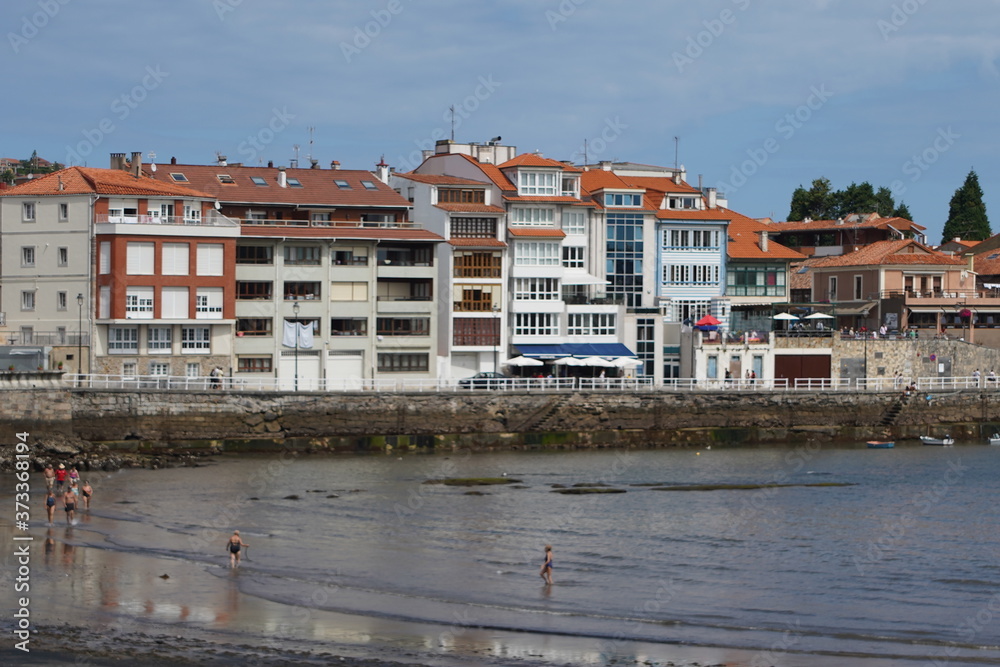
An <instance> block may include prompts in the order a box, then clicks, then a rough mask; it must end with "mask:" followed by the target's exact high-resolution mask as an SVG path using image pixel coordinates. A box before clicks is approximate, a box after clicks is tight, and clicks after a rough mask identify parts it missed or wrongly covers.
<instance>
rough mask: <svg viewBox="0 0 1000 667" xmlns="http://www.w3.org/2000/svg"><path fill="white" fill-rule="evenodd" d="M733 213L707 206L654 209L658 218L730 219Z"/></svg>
mask: <svg viewBox="0 0 1000 667" xmlns="http://www.w3.org/2000/svg"><path fill="white" fill-rule="evenodd" d="M733 214H734V212H733V211H730V210H728V209H724V208H708V209H702V210H689V209H672V208H658V209H656V217H657V219H659V220H706V221H712V220H732V217H733ZM736 215H739V214H736ZM741 217H742V216H741ZM749 219H750V218H747V220H749ZM761 227H763V225H761Z"/></svg>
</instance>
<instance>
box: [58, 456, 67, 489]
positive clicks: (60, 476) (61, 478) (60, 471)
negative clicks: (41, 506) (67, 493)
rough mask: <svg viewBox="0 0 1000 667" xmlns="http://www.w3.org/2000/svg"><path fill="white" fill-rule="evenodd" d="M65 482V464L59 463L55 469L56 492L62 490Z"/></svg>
mask: <svg viewBox="0 0 1000 667" xmlns="http://www.w3.org/2000/svg"><path fill="white" fill-rule="evenodd" d="M65 484H66V464H65V463H60V464H59V467H58V468H57V469H56V493H62V492H63V486H64V485H65Z"/></svg>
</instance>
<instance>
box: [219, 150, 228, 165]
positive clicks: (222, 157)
mask: <svg viewBox="0 0 1000 667" xmlns="http://www.w3.org/2000/svg"><path fill="white" fill-rule="evenodd" d="M217 157H218V166H220V167H225V166H227V165H228V163H227V162H226V156H225V155H223V154H222V153H219V154H218V155H217Z"/></svg>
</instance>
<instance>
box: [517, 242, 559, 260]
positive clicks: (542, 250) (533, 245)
mask: <svg viewBox="0 0 1000 667" xmlns="http://www.w3.org/2000/svg"><path fill="white" fill-rule="evenodd" d="M560 262H561V258H560V256H559V244H558V243H546V242H542V241H518V242H516V243H515V244H514V264H516V265H517V266H558V265H559V264H560Z"/></svg>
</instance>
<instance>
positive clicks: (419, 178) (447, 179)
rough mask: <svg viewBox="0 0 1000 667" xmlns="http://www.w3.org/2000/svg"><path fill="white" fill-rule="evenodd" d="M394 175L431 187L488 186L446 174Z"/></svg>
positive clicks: (409, 173)
mask: <svg viewBox="0 0 1000 667" xmlns="http://www.w3.org/2000/svg"><path fill="white" fill-rule="evenodd" d="M395 175H396V176H399V177H400V178H407V179H409V180H411V181H416V182H418V183H429V184H431V185H478V186H480V187H486V186H487V185H488V183H484V182H482V181H474V180H472V179H471V178H460V177H458V176H449V175H447V174H415V173H413V172H412V171H411V172H407V173H405V174H400V173H397V174H395Z"/></svg>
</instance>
